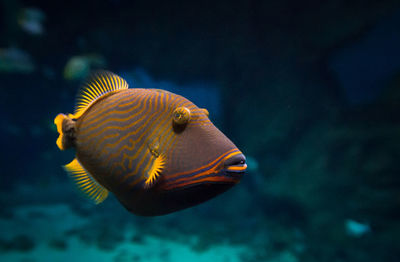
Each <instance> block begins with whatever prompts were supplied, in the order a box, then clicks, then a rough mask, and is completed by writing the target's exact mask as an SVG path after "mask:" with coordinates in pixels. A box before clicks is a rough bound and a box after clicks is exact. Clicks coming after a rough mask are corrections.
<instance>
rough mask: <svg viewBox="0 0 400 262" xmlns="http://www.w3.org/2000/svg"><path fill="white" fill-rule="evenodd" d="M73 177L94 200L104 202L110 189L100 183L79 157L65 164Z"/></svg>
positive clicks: (81, 188) (87, 195) (85, 193)
mask: <svg viewBox="0 0 400 262" xmlns="http://www.w3.org/2000/svg"><path fill="white" fill-rule="evenodd" d="M64 169H65V170H66V171H67V172H68V174H69V175H70V176H71V178H72V179H73V180H74V181H75V183H76V185H77V187H78V188H79V189H80V190H81V192H82V193H83V194H84V195H85V196H86V197H88V198H89V199H91V200H92V201H94V202H95V203H96V204H100V203H101V202H103V201H104V200H105V199H106V198H107V196H108V190H107V189H105V188H104V187H103V186H102V185H100V184H99V182H97V181H96V180H95V179H94V178H93V177H92V176H91V175H90V174H89V172H87V171H86V170H85V168H84V167H83V166H82V165H81V164H80V163H79V161H78V159H76V158H75V159H74V160H72V162H71V163H69V164H67V165H65V166H64Z"/></svg>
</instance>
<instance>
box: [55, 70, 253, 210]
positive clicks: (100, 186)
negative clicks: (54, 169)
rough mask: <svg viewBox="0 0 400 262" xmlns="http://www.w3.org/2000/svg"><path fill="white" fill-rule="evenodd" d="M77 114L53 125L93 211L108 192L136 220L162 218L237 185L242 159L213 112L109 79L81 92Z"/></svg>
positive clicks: (95, 80)
mask: <svg viewBox="0 0 400 262" xmlns="http://www.w3.org/2000/svg"><path fill="white" fill-rule="evenodd" d="M78 97H79V102H78V105H77V109H76V111H75V114H70V115H68V116H66V115H63V114H59V115H58V116H57V117H56V119H55V123H56V125H57V129H58V131H59V133H60V137H59V139H58V140H57V145H58V146H59V148H60V149H66V148H69V147H73V148H75V150H76V159H74V160H73V161H72V162H71V163H70V164H68V165H66V166H65V169H66V170H67V171H68V172H69V173H70V174H71V176H72V177H73V179H74V180H75V181H76V183H77V184H78V186H79V187H80V189H81V190H82V191H83V192H84V193H85V194H86V195H87V196H89V198H91V199H93V200H94V201H95V202H96V203H100V202H102V201H103V200H104V199H105V198H106V197H107V195H108V192H109V191H111V192H112V193H114V195H115V196H116V197H117V199H118V200H119V201H120V202H121V203H122V204H123V205H124V206H125V207H126V208H127V209H128V210H129V211H131V212H132V213H135V214H138V215H146V216H152V215H162V214H167V213H171V212H174V211H177V210H181V209H184V208H187V207H190V206H193V205H196V204H198V203H201V202H204V201H206V200H208V199H210V198H212V197H214V196H216V195H218V194H220V193H222V192H224V191H226V190H227V189H229V188H230V187H232V186H233V185H235V184H236V183H237V182H238V181H239V180H240V178H241V176H242V174H243V173H244V172H245V170H246V163H245V157H244V156H243V154H242V153H241V152H240V151H239V149H238V148H237V147H236V146H235V145H234V144H233V143H232V142H231V141H230V140H229V139H228V138H227V137H226V136H225V135H224V134H223V133H222V132H221V131H219V130H218V129H217V128H216V127H215V126H214V125H213V124H212V123H211V121H210V120H209V118H208V111H207V110H205V109H201V108H198V107H197V106H196V105H194V104H193V103H192V102H190V101H189V100H187V99H186V98H184V97H182V96H179V95H177V94H173V93H170V92H168V91H164V90H158V89H134V88H132V89H128V88H127V84H126V82H125V81H124V80H123V79H122V78H120V77H118V76H116V75H114V74H112V73H109V72H101V73H97V74H96V75H93V76H92V78H91V80H89V81H88V83H87V84H86V85H85V86H84V87H83V88H82V90H81V92H80V95H78Z"/></svg>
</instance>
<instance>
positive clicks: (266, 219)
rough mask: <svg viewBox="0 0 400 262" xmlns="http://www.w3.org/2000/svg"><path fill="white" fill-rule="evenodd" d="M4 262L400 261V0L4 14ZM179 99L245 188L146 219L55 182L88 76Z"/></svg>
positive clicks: (0, 220) (0, 5)
mask: <svg viewBox="0 0 400 262" xmlns="http://www.w3.org/2000/svg"><path fill="white" fill-rule="evenodd" d="M0 23H1V24H0V26H1V27H0V88H1V95H0V109H1V121H0V136H1V140H0V148H1V158H0V159H1V176H0V261H2V262H5V261H21V262H33V261H116V262H122V261H171V262H172V261H223V262H234V261H244V262H253V261H271V262H301V261H306V262H325V261H329V262H330V261H332V262H344V261H352V262H358V261H363V262H366V261H388V262H398V261H400V246H399V243H400V242H399V241H400V237H399V235H400V212H399V208H400V164H399V161H400V115H399V112H400V1H396V0H382V1H355V0H349V1H347V0H346V1H345V0H326V1H317V0H308V1H307V0H305V1H293V0H280V1H255V0H241V1H228V0H222V1H161V0H159V1H152V0H148V1H128V0H105V1H17V0H14V1H13V0H1V1H0ZM100 68H101V69H107V70H110V71H112V72H115V73H117V74H119V75H120V76H122V77H123V78H125V79H126V80H127V81H128V82H129V84H130V87H131V88H135V87H144V88H161V89H167V90H170V91H172V92H175V93H178V94H181V95H183V96H185V97H187V98H189V99H190V100H192V101H193V102H194V103H195V104H197V105H198V106H200V107H205V108H207V109H208V111H209V112H210V118H211V120H212V121H213V122H214V123H215V125H216V126H217V127H218V128H220V129H221V130H222V131H223V132H224V133H225V134H226V135H227V136H228V137H229V138H230V139H231V140H232V141H234V143H235V144H236V145H237V146H238V147H239V148H240V149H241V150H242V151H243V153H244V154H245V155H246V157H247V163H248V172H247V174H246V175H245V176H244V178H243V179H242V181H241V183H239V184H238V185H237V186H235V187H234V188H232V189H231V190H229V191H228V192H226V193H224V194H222V195H220V196H218V197H216V198H215V199H212V200H210V201H208V202H205V203H203V204H201V205H198V206H195V207H192V208H189V209H187V210H183V211H180V212H176V213H173V214H170V215H166V216H161V217H139V216H135V215H133V214H131V213H129V212H128V211H126V210H125V209H124V208H123V207H122V206H121V205H120V204H119V203H118V201H117V200H116V199H115V198H114V196H112V195H111V196H110V197H109V198H108V199H107V200H106V201H105V202H104V203H102V204H100V205H97V206H96V205H94V204H92V203H91V202H90V201H88V200H87V199H86V198H84V197H82V195H81V194H79V192H77V189H76V187H75V185H74V184H73V183H72V181H71V180H70V179H69V178H68V175H67V174H66V173H65V172H64V171H63V169H62V168H61V166H62V165H65V164H67V163H69V162H70V161H71V160H72V159H73V157H74V152H72V151H65V152H61V151H59V150H58V148H57V147H56V143H55V141H56V139H57V136H58V135H57V132H56V128H55V126H54V125H53V119H54V117H55V116H56V115H57V114H58V113H60V112H63V113H68V112H72V111H73V107H74V103H75V101H74V99H75V95H76V92H77V90H78V88H79V86H80V85H81V83H82V81H83V79H84V78H85V77H86V76H87V75H88V74H89V72H90V71H91V70H95V69H100Z"/></svg>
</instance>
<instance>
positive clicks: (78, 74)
mask: <svg viewBox="0 0 400 262" xmlns="http://www.w3.org/2000/svg"><path fill="white" fill-rule="evenodd" d="M105 65H106V62H105V59H104V58H103V57H102V56H100V55H96V54H89V55H79V56H73V57H71V58H70V59H69V60H68V61H67V63H66V65H65V67H64V78H65V79H67V80H76V79H84V78H85V77H87V76H88V75H89V73H90V71H91V69H92V68H93V67H97V68H99V67H104V66H105Z"/></svg>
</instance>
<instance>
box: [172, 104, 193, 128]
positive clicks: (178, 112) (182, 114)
mask: <svg viewBox="0 0 400 262" xmlns="http://www.w3.org/2000/svg"><path fill="white" fill-rule="evenodd" d="M173 120H174V124H176V125H180V126H183V125H186V124H187V123H189V120H190V110H189V108H187V107H184V106H181V107H178V108H176V109H175V110H174V113H173Z"/></svg>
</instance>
